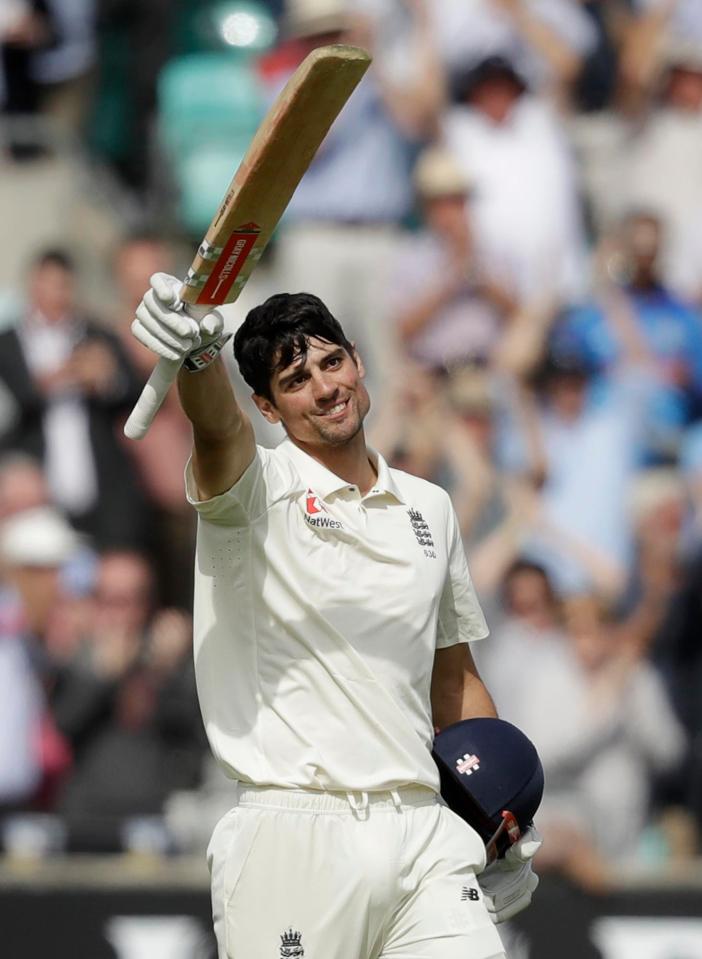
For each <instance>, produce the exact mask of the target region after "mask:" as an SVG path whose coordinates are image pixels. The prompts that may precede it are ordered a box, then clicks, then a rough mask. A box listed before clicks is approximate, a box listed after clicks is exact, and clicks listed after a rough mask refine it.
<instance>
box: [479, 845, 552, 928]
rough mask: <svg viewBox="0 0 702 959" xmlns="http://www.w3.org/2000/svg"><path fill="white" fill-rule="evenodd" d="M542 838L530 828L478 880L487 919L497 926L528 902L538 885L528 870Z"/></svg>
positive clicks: (536, 877) (524, 907)
mask: <svg viewBox="0 0 702 959" xmlns="http://www.w3.org/2000/svg"><path fill="white" fill-rule="evenodd" d="M541 842H542V839H541V836H540V835H539V832H538V830H537V829H535V828H534V827H533V826H532V827H531V828H529V829H527V831H526V832H525V833H524V835H523V836H522V838H521V839H518V840H517V842H515V844H514V845H513V846H510V848H509V849H508V850H507V852H506V853H505V855H504V856H503V857H502V859H496V860H495V861H494V862H491V863H490V865H489V866H486V867H485V869H483V871H482V872H481V873H480V875H479V876H478V883H479V884H480V888H481V889H482V891H483V898H484V900H485V905H486V906H487V909H488V912H489V913H490V918H491V919H492V921H493V922H494V923H495V924H497V923H498V922H506V920H507V919H511V918H512V917H513V916H516V915H517V913H518V912H521V911H522V909H526V907H527V906H528V905H529V903H530V902H531V897H532V894H533V892H534V890H535V889H536V887H537V886H538V885H539V877H538V876H537V875H536V873H535V872H534V871H533V869H532V868H531V860H532V859H533V858H534V856H535V855H536V853H537V852H538V851H539V849H540V848H541Z"/></svg>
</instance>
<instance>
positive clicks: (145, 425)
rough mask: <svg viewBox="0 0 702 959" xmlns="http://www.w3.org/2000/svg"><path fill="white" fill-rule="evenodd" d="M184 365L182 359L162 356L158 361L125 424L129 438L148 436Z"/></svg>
mask: <svg viewBox="0 0 702 959" xmlns="http://www.w3.org/2000/svg"><path fill="white" fill-rule="evenodd" d="M182 365H183V362H182V360H167V359H165V358H164V357H161V359H160V360H159V361H158V363H157V364H156V366H155V367H154V370H153V372H152V374H151V376H150V377H149V379H148V381H147V383H146V385H145V386H144V389H143V390H142V391H141V396H140V397H139V399H138V400H137V401H136V403H135V404H134V409H133V410H132V412H131V413H130V414H129V419H128V420H127V422H126V423H125V424H124V435H125V436H126V437H127V438H128V439H130V440H141V439H143V438H144V437H145V436H146V434H147V433H148V431H149V427H150V426H151V424H152V423H153V421H154V417H155V416H156V414H157V413H158V411H159V409H160V408H161V404H162V403H163V401H164V400H165V398H166V394H167V393H168V390H169V389H170V387H171V383H173V381H174V380H175V378H176V377H177V376H178V370H179V369H180V368H181V366H182Z"/></svg>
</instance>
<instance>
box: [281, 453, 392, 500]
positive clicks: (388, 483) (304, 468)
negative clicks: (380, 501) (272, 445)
mask: <svg viewBox="0 0 702 959" xmlns="http://www.w3.org/2000/svg"><path fill="white" fill-rule="evenodd" d="M278 449H279V450H280V452H281V453H284V454H285V456H287V458H288V459H289V460H290V461H291V462H292V463H293V465H294V466H295V467H296V468H297V472H298V475H299V476H300V479H301V480H302V484H303V485H304V488H307V487H310V488H311V489H313V490H314V491H315V493H316V494H317V495H318V496H321V497H322V499H326V498H327V497H328V496H331V495H332V493H338V492H339V490H342V489H347V488H348V487H349V485H350V484H349V482H348V480H343V479H341V477H340V476H337V475H336V473H332V471H331V470H328V469H327V468H326V466H323V465H322V464H321V463H319V462H317V460H315V459H313V458H312V457H311V456H309V455H308V454H307V453H305V452H304V450H301V449H300V447H299V446H296V445H295V443H293V442H292V440H291V439H289V438H286V439H284V440H283V441H282V443H281V444H280V446H279V447H278ZM368 455H369V458H370V461H371V463H372V464H373V466H374V467H375V469H376V471H377V473H378V477H377V479H376V481H375V483H374V485H373V487H372V489H371V490H369V492H368V493H367V494H366V496H381V495H383V494H385V493H387V494H389V495H390V496H392V497H394V498H395V499H396V500H397V501H398V502H399V503H405V498H404V496H403V495H402V492H401V491H400V488H399V487H398V485H397V483H396V482H395V480H394V479H393V476H392V473H391V472H390V467H389V466H388V464H387V463H386V462H385V460H384V459H383V457H382V456H381V455H380V453H378V452H376V451H375V450H373V449H370V448H369V449H368ZM301 488H302V486H301Z"/></svg>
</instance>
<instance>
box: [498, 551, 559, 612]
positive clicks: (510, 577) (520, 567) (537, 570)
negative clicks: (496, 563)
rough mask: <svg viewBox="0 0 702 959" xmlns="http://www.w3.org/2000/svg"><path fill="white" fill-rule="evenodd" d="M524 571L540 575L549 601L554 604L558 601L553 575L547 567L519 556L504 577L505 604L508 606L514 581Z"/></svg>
mask: <svg viewBox="0 0 702 959" xmlns="http://www.w3.org/2000/svg"><path fill="white" fill-rule="evenodd" d="M522 573H531V574H532V575H533V576H538V577H539V578H540V579H541V581H542V583H543V585H544V589H545V592H546V597H547V599H548V602H549V603H552V604H553V603H555V602H557V597H556V593H555V590H554V588H553V583H552V582H551V577H550V576H549V574H548V572H547V570H546V567H545V566H542V565H541V564H540V563H536V562H534V561H533V560H530V559H527V558H525V557H517V559H515V560H514V562H513V563H512V564H511V565H510V566H509V567H508V568H507V569H506V571H505V573H504V575H503V577H502V587H501V599H502V603H503V605H505V606H506V605H507V603H508V599H509V596H508V594H509V589H510V586H511V585H512V582H513V581H514V580H515V579H516V578H517V576H521V574H522Z"/></svg>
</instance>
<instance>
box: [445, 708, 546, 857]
mask: <svg viewBox="0 0 702 959" xmlns="http://www.w3.org/2000/svg"><path fill="white" fill-rule="evenodd" d="M432 755H433V757H434V761H435V762H436V765H437V766H438V767H439V774H440V777H441V795H442V796H443V798H444V800H445V801H446V804H447V805H448V806H449V808H450V809H452V810H453V811H454V812H455V813H457V815H459V816H460V817H461V818H462V819H465V821H466V822H467V823H468V824H469V825H470V826H472V827H473V828H474V829H475V830H476V832H477V833H478V834H479V835H480V836H481V838H482V839H483V842H484V843H485V845H486V847H487V849H488V854H489V855H488V860H489V859H490V857H491V856H492V855H495V854H496V855H498V856H501V855H503V854H504V853H505V852H506V850H507V849H508V848H509V846H510V845H511V844H512V843H513V842H516V840H517V839H519V837H520V835H521V834H522V833H523V832H524V830H525V829H527V828H528V827H529V825H530V824H531V822H532V820H533V818H534V814H535V813H536V810H537V809H538V808H539V804H540V802H541V797H542V796H543V791H544V771H543V768H542V766H541V760H540V759H539V755H538V753H537V751H536V747H535V746H534V744H533V743H532V742H531V740H530V739H529V738H528V737H527V736H525V735H524V733H523V732H522V731H521V730H520V729H517V727H516V726H513V725H512V723H508V722H506V721H505V720H504V719H494V718H480V719H462V720H461V721H460V722H458V723H453V724H452V725H451V726H447V727H446V729H442V730H441V732H440V733H438V734H437V736H436V737H435V739H434V749H433V752H432Z"/></svg>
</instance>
